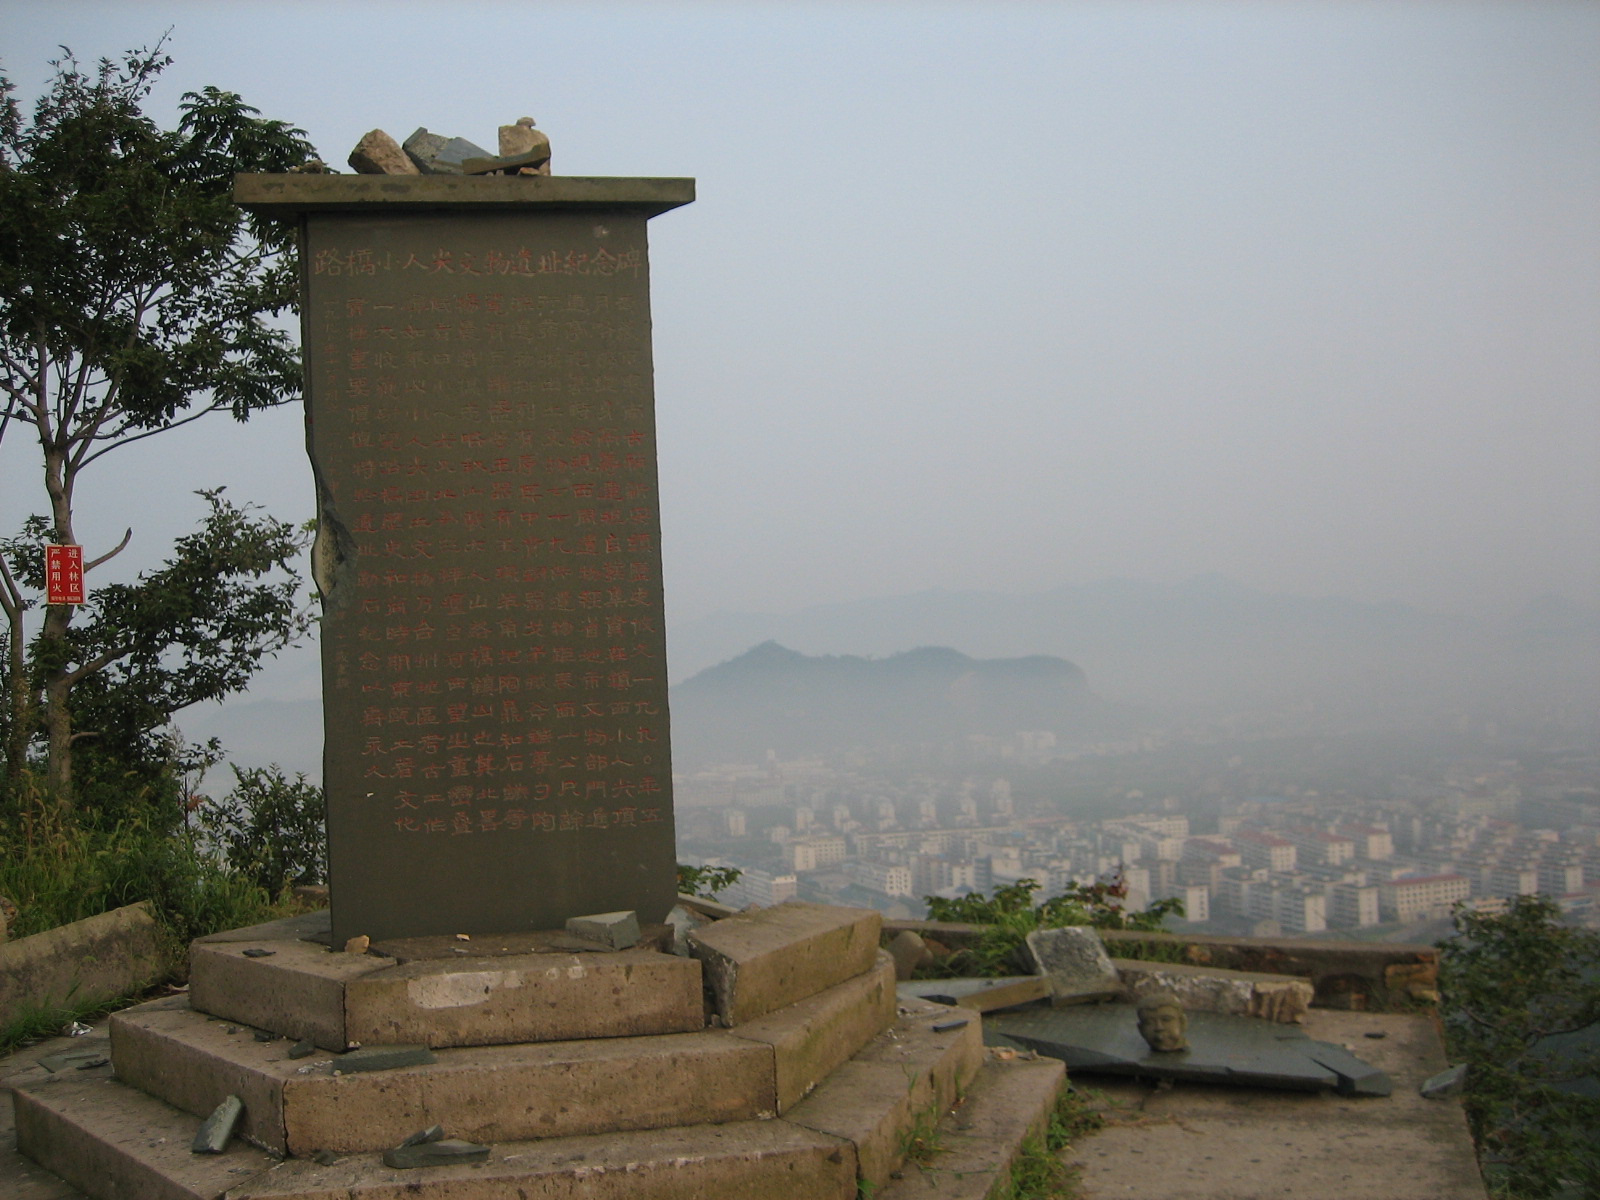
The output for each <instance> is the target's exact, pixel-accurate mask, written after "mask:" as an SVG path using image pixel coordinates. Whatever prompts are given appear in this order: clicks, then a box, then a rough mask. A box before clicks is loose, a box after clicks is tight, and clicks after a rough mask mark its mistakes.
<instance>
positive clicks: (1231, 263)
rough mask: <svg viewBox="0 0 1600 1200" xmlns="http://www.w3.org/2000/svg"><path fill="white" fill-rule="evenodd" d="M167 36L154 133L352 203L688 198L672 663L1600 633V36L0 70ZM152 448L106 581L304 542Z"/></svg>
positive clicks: (669, 284)
mask: <svg viewBox="0 0 1600 1200" xmlns="http://www.w3.org/2000/svg"><path fill="white" fill-rule="evenodd" d="M168 27H171V29H172V33H171V37H170V50H171V53H172V54H173V56H174V58H175V60H176V61H175V63H174V65H173V66H172V67H171V68H170V69H169V70H168V72H167V74H166V76H165V77H164V82H163V83H162V85H161V88H160V90H159V92H158V93H157V95H156V96H155V98H154V99H153V101H152V104H151V111H153V112H154V113H156V114H157V115H158V116H159V117H160V118H161V119H162V120H164V121H166V120H170V119H171V118H172V114H173V113H174V112H175V107H176V103H177V99H178V96H179V95H180V93H182V92H183V91H185V90H189V89H194V88H199V87H201V86H203V85H206V84H216V85H218V86H221V87H224V88H227V89H231V90H234V91H237V92H239V93H241V94H242V95H243V96H244V98H245V99H246V100H247V101H248V102H249V103H251V104H254V105H255V106H257V107H258V108H260V109H261V110H262V111H263V112H264V113H265V114H267V115H269V116H272V117H277V118H282V119H285V120H288V121H290V122H292V123H294V124H296V125H299V126H302V127H304V128H305V129H306V130H308V131H309V133H310V136H311V139H312V140H313V141H314V142H315V143H316V145H317V146H318V147H319V149H320V150H321V152H322V154H323V156H324V157H325V158H326V159H327V160H328V161H329V162H330V163H332V164H335V165H337V166H340V167H341V168H342V167H343V166H344V159H345V156H346V155H347V154H348V152H349V150H350V148H351V146H353V145H354V143H355V142H356V140H357V139H358V138H359V137H360V136H361V135H362V134H363V133H364V132H366V131H367V130H369V129H371V128H373V127H375V126H376V127H382V128H384V129H386V130H388V131H389V132H390V133H392V134H394V135H395V136H396V137H398V138H404V137H405V136H406V135H408V134H409V133H410V132H411V131H412V130H413V129H415V128H417V127H418V126H419V125H425V126H427V127H428V128H429V129H432V130H434V131H435V132H439V133H444V134H446V135H460V136H465V137H468V138H471V139H472V140H474V141H476V142H478V143H480V144H481V145H484V146H487V147H489V148H490V149H491V150H492V149H493V148H494V145H495V127H496V126H497V125H499V124H502V123H508V122H510V121H512V120H514V119H515V118H517V117H519V116H522V115H524V114H531V115H533V116H535V117H537V118H538V121H539V125H540V127H541V128H542V129H544V130H546V131H547V132H548V133H549V135H550V137H551V139H552V142H553V144H554V151H555V158H554V167H555V170H556V172H557V173H559V174H578V175H641V176H648V175H670V176H678V175H682V176H694V177H696V178H697V179H698V181H699V196H700V199H699V200H698V201H697V202H696V203H695V204H694V205H692V206H690V207H688V208H685V209H680V210H677V211H675V212H671V213H668V214H666V215H664V216H662V217H660V218H658V219H656V220H655V221H653V222H652V224H651V231H652V249H651V253H652V261H653V275H654V282H653V288H654V292H653V296H654V300H653V303H654V310H655V331H656V332H655V336H656V365H657V380H656V382H657V403H658V408H659V415H660V429H661V439H660V444H661V473H662V510H663V514H662V515H663V522H664V527H665V532H664V538H663V544H664V547H665V554H666V567H667V577H666V580H667V588H668V597H669V601H668V602H669V614H670V615H672V616H675V617H677V618H680V619H681V618H692V617H698V616H702V615H705V614H706V613H709V612H712V611H715V610H717V609H721V608H728V609H770V610H786V609H793V608H797V607H800V606H803V605H808V604H815V603H825V602H832V601H841V600H848V599H855V598H859V597H867V596H883V595H893V594H897V593H903V592H908V591H913V590H918V589H923V588H930V587H944V588H951V589H967V588H989V589H996V590H1000V591H1006V592H1024V591H1030V590H1037V589H1044V588H1048V587H1052V586H1056V585H1059V584H1075V583H1084V582H1090V581H1093V580H1098V579H1102V578H1106V577H1109V576H1116V575H1125V576H1134V577H1139V578H1146V579H1152V580H1157V581H1177V580H1180V579H1183V578H1185V577H1187V576H1190V575H1193V574H1196V573H1200V572H1210V571H1216V572H1221V573H1224V574H1226V575H1229V576H1231V577H1233V578H1235V579H1237V580H1239V581H1241V582H1244V583H1246V584H1250V585H1253V586H1257V587H1261V588H1268V589H1273V590H1280V591H1289V592H1298V593H1311V594H1321V593H1340V594H1346V595H1350V596H1354V597H1358V598H1362V599H1373V600H1378V599H1397V600H1404V601H1408V602H1412V603H1417V604H1422V605H1425V606H1428V607H1432V608H1439V609H1445V610H1452V611H1468V610H1474V609H1479V608H1484V607H1493V606H1501V605H1508V604H1514V603H1518V602H1520V601H1522V600H1524V599H1526V598H1527V597H1529V596H1531V595H1535V594H1538V593H1541V592H1547V591H1555V592H1560V593H1564V594H1566V595H1568V596H1571V597H1573V598H1575V599H1581V600H1585V601H1589V602H1596V601H1600V222H1597V220H1596V214H1597V213H1600V5H1597V4H1594V3H1588V2H1581V3H1567V4H1560V3H1541V2H1537V0H1510V2H1506V3H1488V4H1471V3H1436V4H1422V3H1397V2H1393V0H1388V2H1383V3H1366V4H1363V3H1328V4H1309V3H1277V2H1274V3H1267V2H1264V0H1263V2H1259V3H1231V4H1223V3H1156V2H1137V3H1136V2H1133V0H1126V2H1120V3H1100V4H1093V3H1028V4H995V3H984V4H973V5H961V6H957V5H933V4H921V3H903V4H894V3H874V4H866V3H862V4H849V5H837V4H805V3H782V4H780V3H766V4H758V3H741V4H729V5H713V4H689V3H674V2H670V0H668V2H662V3H653V4H645V5H619V4H588V3H586V4H581V5H580V4H535V3H505V4H490V3H481V2H480V3H472V2H463V3H459V4H454V5H450V6H444V5H437V4H406V3H396V2H393V0H388V2H385V3H382V4H366V3H337V2H327V0H325V2H322V3H315V4H297V3H284V2H282V0H278V2H275V3H259V4H251V3H241V2H235V3H223V2H218V0H212V2H210V3H168V2H163V0H141V2H140V3H136V4H134V3H125V2H119V3H112V4H99V3H81V2H76V0H74V2H70V3H63V2H62V0H51V2H48V3H25V2H20V0H0V55H3V61H4V66H5V69H6V73H7V75H8V76H9V77H10V78H12V79H13V80H14V81H15V82H16V83H17V84H18V88H19V94H20V95H21V96H22V97H23V98H24V99H25V100H28V101H31V99H32V97H33V96H35V95H37V94H38V93H39V91H40V90H41V88H42V85H43V82H44V80H45V79H46V77H47V75H48V67H47V66H46V62H47V60H48V59H49V58H51V57H53V56H54V54H55V48H56V46H57V45H59V44H66V45H68V46H70V47H72V49H73V50H74V51H75V52H76V53H77V55H78V56H79V58H80V59H83V60H92V59H94V58H95V57H98V56H100V55H103V54H112V53H116V52H118V51H120V50H122V49H125V48H128V47H132V46H139V45H145V44H148V43H151V42H153V41H154V40H155V39H156V38H158V37H160V36H161V34H162V32H163V31H164V30H166V29H167V28H168ZM11 443H12V444H9V445H7V446H5V447H4V448H3V450H0V514H3V516H4V524H5V527H6V529H7V531H9V530H11V529H14V528H15V527H16V525H17V524H18V523H19V522H20V520H21V518H22V516H24V515H25V514H26V513H27V512H29V511H36V510H38V509H39V508H41V507H42V498H41V492H40V489H39V486H38V479H37V474H36V467H35V462H36V459H37V452H36V451H35V450H34V449H33V448H32V447H29V446H27V445H25V444H24V443H23V442H22V441H21V439H20V438H16V437H14V436H13V437H12V439H11ZM145 447H146V448H145V449H143V450H141V451H139V452H136V453H135V452H129V453H128V454H127V455H126V456H125V457H124V458H123V459H122V460H121V462H120V463H119V462H118V461H117V460H116V459H115V458H113V459H110V460H107V461H106V463H105V464H104V466H103V469H102V472H101V475H100V478H99V479H98V480H97V481H96V482H95V483H94V484H93V485H92V486H90V485H89V484H87V483H86V486H85V489H84V494H83V496H82V500H81V510H80V517H79V529H80V532H81V534H82V535H83V536H84V538H85V541H86V542H88V543H89V552H90V554H91V555H92V554H94V553H97V552H98V551H99V550H100V549H103V548H104V546H105V545H107V544H109V542H110V541H111V540H113V539H114V538H115V537H116V536H117V535H118V534H120V531H121V528H122V526H123V524H125V523H127V522H128V521H129V520H131V521H132V522H133V523H134V525H135V544H134V545H135V549H134V550H132V551H130V552H129V556H128V560H127V563H128V565H129V566H132V565H136V564H137V563H139V562H140V561H145V562H148V561H152V560H153V559H155V558H156V557H157V556H158V555H159V553H160V552H161V551H162V550H164V549H165V547H166V545H167V544H168V543H169V541H170V537H171V536H172V535H173V534H174V533H177V532H180V531H182V530H184V529H186V528H187V527H188V526H189V525H190V524H191V523H192V521H193V520H194V518H195V517H197V516H198V514H199V511H200V506H199V503H198V501H196V500H194V498H193V497H191V496H190V495H189V492H190V491H191V490H192V489H193V488H198V487H202V486H212V485H215V484H217V483H227V484H228V485H229V495H230V496H231V497H237V498H239V499H254V500H259V501H261V502H263V503H264V504H266V505H267V506H268V507H269V508H271V509H272V510H273V511H275V512H277V513H279V514H280V515H282V516H285V517H288V518H292V519H294V520H297V521H298V520H303V519H305V518H306V517H309V516H310V515H311V511H312V494H311V485H310V472H309V470H308V468H307V467H306V466H305V463H304V456H303V450H302V446H301V430H300V426H299V414H298V412H297V411H294V412H289V411H285V412H280V413H277V414H273V415H272V416H269V417H265V418H262V419H259V420H257V421H255V422H252V423H251V424H250V425H249V426H248V427H245V428H244V429H236V428H233V427H230V426H228V425H227V424H226V423H225V422H224V423H218V424H215V425H212V426H210V427H205V426H201V427H197V428H196V429H195V430H194V431H193V432H190V433H185V434H183V435H181V436H177V435H175V436H173V437H171V438H167V437H163V438H160V439H155V440H153V441H151V442H147V443H145ZM136 554H137V555H141V556H143V557H135V555H136Z"/></svg>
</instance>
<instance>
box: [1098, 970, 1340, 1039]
mask: <svg viewBox="0 0 1600 1200" xmlns="http://www.w3.org/2000/svg"><path fill="white" fill-rule="evenodd" d="M1111 961H1112V963H1113V964H1114V965H1115V967H1116V969H1117V974H1118V976H1119V977H1120V978H1121V980H1122V983H1123V986H1124V987H1126V988H1127V989H1128V995H1129V997H1130V998H1131V999H1132V1000H1134V1001H1135V1002H1137V1001H1139V1000H1141V999H1143V998H1144V997H1145V996H1148V995H1150V994H1151V993H1152V992H1171V993H1172V994H1173V995H1175V996H1176V997H1178V1000H1179V1002H1180V1003H1181V1004H1182V1005H1183V1007H1184V1008H1185V1009H1187V1010H1188V1011H1190V1012H1214V1013H1227V1014H1229V1015H1232V1016H1239V1017H1260V1018H1261V1019H1262V1020H1266V1021H1277V1022H1280V1023H1283V1024H1296V1025H1298V1024H1302V1023H1303V1022H1304V1021H1305V1019H1306V1011H1307V1010H1308V1009H1309V1008H1310V1007H1311V1001H1312V998H1313V996H1314V994H1315V989H1314V988H1313V987H1312V985H1311V981H1310V980H1309V979H1301V978H1299V977H1297V976H1294V975H1270V974H1265V973H1263V972H1259V971H1228V970H1224V969H1223V968H1221V967H1197V966H1191V965H1190V964H1188V963H1161V962H1144V961H1142V960H1138V959H1130V958H1116V959H1112V960H1111Z"/></svg>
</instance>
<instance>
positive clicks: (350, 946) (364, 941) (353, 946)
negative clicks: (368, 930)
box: [344, 933, 372, 954]
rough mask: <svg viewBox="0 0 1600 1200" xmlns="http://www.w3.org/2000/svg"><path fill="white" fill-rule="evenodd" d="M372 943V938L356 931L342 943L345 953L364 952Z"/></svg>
mask: <svg viewBox="0 0 1600 1200" xmlns="http://www.w3.org/2000/svg"><path fill="white" fill-rule="evenodd" d="M370 945H372V939H371V938H369V937H368V936H367V935H366V934H364V933H358V934H356V936H355V937H353V938H351V939H350V940H349V941H347V942H346V943H345V944H344V952H345V953H346V954H365V953H366V952H367V947H368V946H370Z"/></svg>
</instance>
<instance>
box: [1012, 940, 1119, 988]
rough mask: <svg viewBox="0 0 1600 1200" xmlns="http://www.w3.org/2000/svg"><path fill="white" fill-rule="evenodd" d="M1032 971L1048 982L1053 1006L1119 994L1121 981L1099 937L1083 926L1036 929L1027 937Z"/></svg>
mask: <svg viewBox="0 0 1600 1200" xmlns="http://www.w3.org/2000/svg"><path fill="white" fill-rule="evenodd" d="M1028 954H1029V956H1030V957H1031V958H1032V959H1033V964H1034V969H1035V970H1036V971H1038V973H1039V974H1040V975H1045V976H1048V977H1049V979H1050V993H1051V998H1052V999H1053V1000H1054V1002H1055V1003H1056V1004H1083V1003H1086V1002H1089V1001H1094V1000H1111V999H1115V998H1117V997H1119V996H1121V995H1122V982H1121V980H1119V979H1118V978H1117V970H1116V968H1115V967H1113V966H1112V965H1111V957H1110V956H1109V955H1108V954H1107V953H1106V948H1105V946H1103V945H1102V944H1101V942H1100V935H1099V934H1097V933H1096V932H1095V931H1094V930H1093V929H1091V928H1089V927H1088V926H1086V925H1073V926H1068V927H1066V928H1064V929H1036V930H1034V931H1033V932H1032V933H1030V934H1029V935H1028Z"/></svg>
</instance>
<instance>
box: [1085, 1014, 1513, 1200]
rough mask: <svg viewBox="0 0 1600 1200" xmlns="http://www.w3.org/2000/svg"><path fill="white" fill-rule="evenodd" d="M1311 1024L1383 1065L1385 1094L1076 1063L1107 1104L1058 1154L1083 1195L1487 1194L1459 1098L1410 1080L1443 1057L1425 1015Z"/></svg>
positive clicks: (1239, 1199)
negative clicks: (1157, 1082) (1201, 1079)
mask: <svg viewBox="0 0 1600 1200" xmlns="http://www.w3.org/2000/svg"><path fill="white" fill-rule="evenodd" d="M1306 1029H1307V1032H1308V1033H1310V1035H1311V1036H1312V1037H1314V1038H1317V1039H1319V1040H1322V1041H1327V1042H1336V1043H1339V1044H1341V1045H1344V1046H1348V1047H1349V1048H1350V1049H1351V1050H1353V1051H1354V1052H1355V1053H1356V1054H1358V1055H1360V1056H1361V1057H1362V1058H1364V1059H1365V1060H1366V1061H1368V1062H1370V1063H1372V1064H1374V1065H1375V1066H1377V1067H1380V1068H1381V1069H1383V1070H1384V1071H1386V1072H1387V1073H1388V1074H1389V1076H1390V1077H1391V1078H1392V1079H1393V1080H1394V1084H1395V1087H1394V1094H1393V1095H1392V1096H1388V1097H1384V1098H1369V1099H1346V1098H1344V1097H1340V1096H1335V1095H1331V1094H1326V1093H1296V1092H1267V1091H1260V1090H1256V1089H1248V1088H1229V1087H1202V1086H1199V1085H1193V1084H1177V1085H1175V1086H1172V1087H1165V1088H1163V1087H1157V1086H1152V1085H1148V1084H1142V1083H1135V1082H1123V1081H1116V1082H1114V1081H1112V1080H1110V1079H1093V1078H1090V1077H1089V1076H1086V1075H1082V1076H1075V1077H1074V1083H1075V1084H1076V1085H1078V1086H1082V1087H1086V1088H1094V1089H1097V1090H1098V1091H1099V1093H1100V1097H1099V1099H1098V1100H1097V1101H1096V1107H1098V1108H1100V1109H1101V1110H1102V1111H1103V1112H1104V1113H1105V1115H1106V1118H1107V1126H1106V1128H1105V1129H1104V1130H1102V1131H1101V1132H1099V1133H1096V1134H1093V1135H1090V1136H1088V1137H1085V1138H1083V1139H1081V1140H1080V1141H1079V1143H1078V1144H1077V1145H1076V1146H1074V1147H1073V1148H1072V1149H1071V1150H1070V1151H1069V1152H1068V1154H1067V1160H1068V1161H1069V1162H1073V1163H1076V1164H1077V1165H1078V1166H1079V1167H1080V1169H1081V1172H1082V1175H1081V1191H1082V1195H1083V1200H1113V1198H1123V1197H1138V1198H1139V1200H1267V1198H1269V1197H1270V1198H1271V1200H1285V1198H1288V1200H1423V1198H1426V1200H1484V1197H1485V1193H1484V1188H1483V1182H1482V1180H1481V1179H1480V1178H1479V1176H1478V1168H1477V1162H1476V1160H1475V1159H1474V1157H1473V1153H1472V1140H1471V1138H1470V1137H1469V1136H1468V1133H1467V1124H1466V1118H1465V1116H1464V1115H1463V1113H1462V1111H1461V1103H1460V1101H1459V1100H1424V1099H1423V1098H1422V1097H1421V1096H1420V1095H1419V1094H1418V1092H1417V1086H1418V1085H1419V1084H1420V1083H1421V1082H1422V1081H1423V1080H1424V1079H1426V1078H1427V1077H1428V1076H1430V1075H1432V1074H1434V1073H1436V1072H1438V1071H1441V1070H1443V1069H1444V1068H1445V1066H1446V1065H1447V1064H1446V1063H1445V1059H1444V1050H1443V1047H1442V1045H1441V1043H1440V1041H1439V1036H1438V1033H1437V1031H1436V1029H1435V1026H1434V1023H1433V1019H1432V1018H1431V1017H1427V1016H1411V1015H1399V1014H1393V1013H1345V1012H1333V1011H1330V1010H1326V1009H1313V1010H1312V1011H1311V1014H1310V1019H1309V1021H1308V1022H1307V1026H1306ZM1368 1033H1381V1034H1383V1035H1384V1036H1383V1037H1382V1038H1369V1037H1367V1036H1366V1035H1367V1034H1368Z"/></svg>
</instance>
